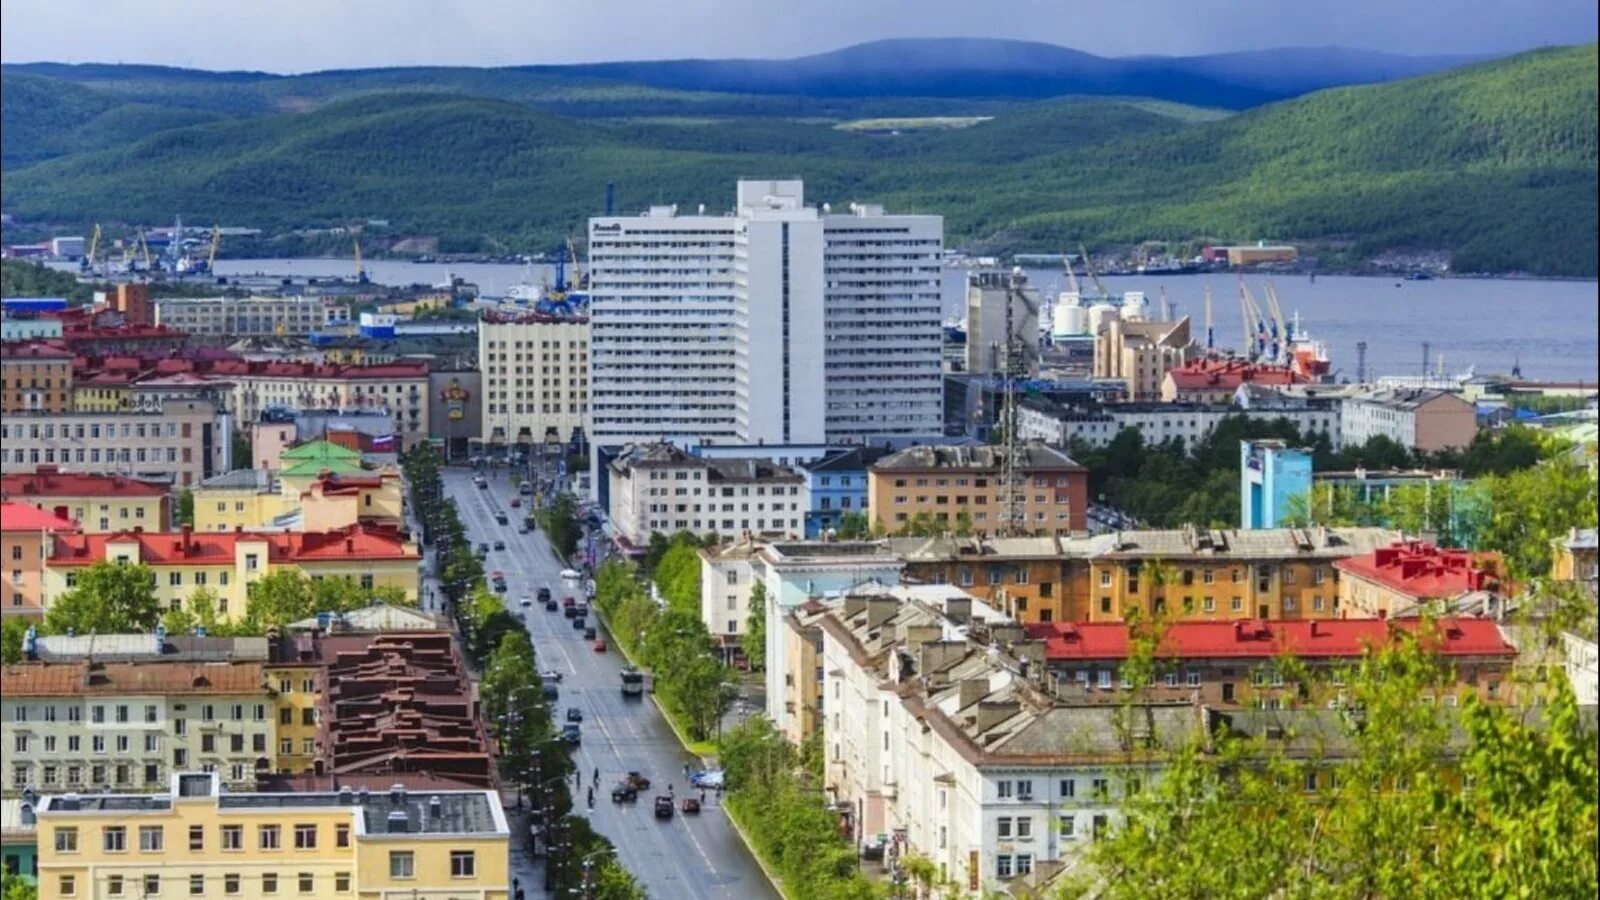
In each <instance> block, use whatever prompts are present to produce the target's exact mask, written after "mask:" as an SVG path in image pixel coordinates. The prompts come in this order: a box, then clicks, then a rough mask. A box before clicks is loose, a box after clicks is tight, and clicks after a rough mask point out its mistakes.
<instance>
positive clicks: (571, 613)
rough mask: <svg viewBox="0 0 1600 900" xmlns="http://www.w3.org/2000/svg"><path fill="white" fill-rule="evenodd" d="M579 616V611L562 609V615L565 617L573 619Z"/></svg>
mask: <svg viewBox="0 0 1600 900" xmlns="http://www.w3.org/2000/svg"><path fill="white" fill-rule="evenodd" d="M577 614H578V611H577V610H575V609H573V608H572V607H570V606H563V607H561V615H563V616H565V617H566V618H569V619H570V618H572V617H573V616H575V615H577Z"/></svg>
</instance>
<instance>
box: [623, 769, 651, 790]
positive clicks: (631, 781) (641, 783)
mask: <svg viewBox="0 0 1600 900" xmlns="http://www.w3.org/2000/svg"><path fill="white" fill-rule="evenodd" d="M622 783H623V784H626V785H628V786H629V787H632V788H637V789H638V790H641V791H648V790H650V779H648V778H646V777H645V776H644V775H642V774H640V773H638V772H629V773H628V774H627V775H625V776H623V778H622Z"/></svg>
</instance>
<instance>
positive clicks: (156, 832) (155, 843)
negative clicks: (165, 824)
mask: <svg viewBox="0 0 1600 900" xmlns="http://www.w3.org/2000/svg"><path fill="white" fill-rule="evenodd" d="M164 837H165V835H164V833H163V829H162V827H161V826H160V825H140V826H139V850H140V851H141V852H144V853H160V852H161V849H162V844H164V843H165V840H164Z"/></svg>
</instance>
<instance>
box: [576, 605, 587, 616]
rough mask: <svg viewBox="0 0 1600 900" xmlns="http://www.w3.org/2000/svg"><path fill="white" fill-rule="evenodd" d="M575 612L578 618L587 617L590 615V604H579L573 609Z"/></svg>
mask: <svg viewBox="0 0 1600 900" xmlns="http://www.w3.org/2000/svg"><path fill="white" fill-rule="evenodd" d="M573 610H574V613H573V614H574V615H576V616H579V617H582V616H587V615H588V614H589V604H587V603H579V604H578V605H577V606H574V607H573Z"/></svg>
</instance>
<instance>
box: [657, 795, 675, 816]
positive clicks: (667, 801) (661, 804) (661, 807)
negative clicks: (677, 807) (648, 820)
mask: <svg viewBox="0 0 1600 900" xmlns="http://www.w3.org/2000/svg"><path fill="white" fill-rule="evenodd" d="M656 818H658V819H670V818H672V798H671V797H668V796H666V795H664V794H663V795H662V796H660V797H657V798H656Z"/></svg>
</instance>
